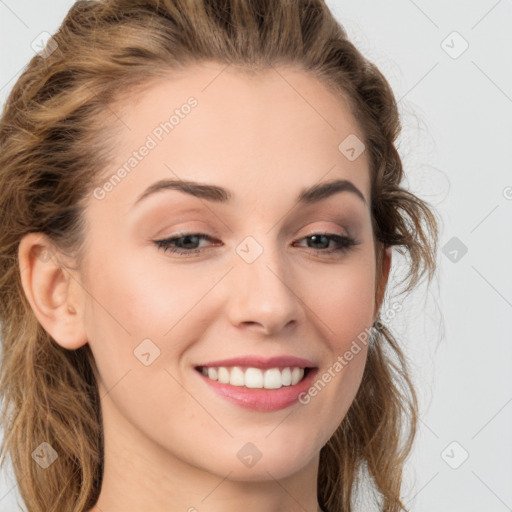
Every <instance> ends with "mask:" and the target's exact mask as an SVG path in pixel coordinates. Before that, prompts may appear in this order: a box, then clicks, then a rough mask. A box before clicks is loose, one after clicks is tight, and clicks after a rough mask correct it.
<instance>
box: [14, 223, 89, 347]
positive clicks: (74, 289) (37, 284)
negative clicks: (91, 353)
mask: <svg viewBox="0 0 512 512" xmlns="http://www.w3.org/2000/svg"><path fill="white" fill-rule="evenodd" d="M64 260H65V257H64V255H63V254H61V253H60V252H59V251H58V250H57V249H56V248H55V246H54V244H52V243H51V241H50V240H49V238H48V237H47V236H46V235H44V234H42V233H29V234H27V235H25V236H24V237H23V238H22V240H21V242H20V244H19V247H18V261H19V268H20V275H21V283H22V286H23V290H24V292H25V295H26V297H27V300H28V302H29V303H30V306H31V308H32V310H33V312H34V314H35V316H36V317H37V320H38V321H39V323H40V324H41V325H42V326H43V328H44V330H45V331H46V332H47V333H48V334H49V335H50V336H51V337H52V338H53V339H54V340H55V341H56V342H57V343H58V344H59V345H60V346H62V347H63V348H66V349H68V350H74V349H77V348H79V347H81V346H82V345H85V344H86V343H87V337H86V333H85V326H84V324H83V303H84V302H83V294H84V290H83V288H82V287H81V286H80V284H79V282H78V281H77V280H76V278H74V277H73V276H72V275H71V273H70V270H68V269H67V268H65V265H63V264H62V263H61V261H64Z"/></svg>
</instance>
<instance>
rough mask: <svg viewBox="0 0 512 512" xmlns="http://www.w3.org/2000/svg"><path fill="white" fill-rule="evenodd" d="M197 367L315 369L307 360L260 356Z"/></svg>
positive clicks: (235, 358)
mask: <svg viewBox="0 0 512 512" xmlns="http://www.w3.org/2000/svg"><path fill="white" fill-rule="evenodd" d="M198 366H206V367H209V366H213V367H219V366H249V367H251V368H279V367H281V368H286V367H295V366H296V367H299V368H315V367H316V366H315V363H313V362H312V361H310V360H308V359H303V358H301V357H295V356H276V357H261V356H242V357H233V358H231V359H222V360H219V361H213V362H209V363H204V364H201V365H198Z"/></svg>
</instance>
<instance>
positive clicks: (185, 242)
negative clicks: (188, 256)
mask: <svg viewBox="0 0 512 512" xmlns="http://www.w3.org/2000/svg"><path fill="white" fill-rule="evenodd" d="M191 238H192V239H195V242H197V236H196V235H186V236H184V237H183V240H184V244H183V245H185V247H188V244H187V241H188V242H190V239H191ZM192 245H195V244H194V242H192ZM188 248H189V249H190V247H188Z"/></svg>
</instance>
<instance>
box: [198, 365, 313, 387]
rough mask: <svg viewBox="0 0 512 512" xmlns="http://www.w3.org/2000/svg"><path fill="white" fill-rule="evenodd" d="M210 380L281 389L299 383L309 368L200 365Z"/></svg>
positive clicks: (202, 371)
mask: <svg viewBox="0 0 512 512" xmlns="http://www.w3.org/2000/svg"><path fill="white" fill-rule="evenodd" d="M196 369H197V370H198V371H200V372H201V373H202V374H203V375H204V376H205V377H207V378H208V379H210V380H214V381H217V382H220V383H221V384H230V385H232V386H239V387H246V388H250V389H280V388H281V387H283V386H294V385H295V384H298V383H299V382H300V381H301V380H302V379H303V378H304V377H305V375H306V374H307V372H308V370H309V368H299V367H297V366H295V367H285V368H268V369H261V368H254V367H242V366H232V367H225V366H219V367H214V366H209V367H206V366H199V367H197V368H196Z"/></svg>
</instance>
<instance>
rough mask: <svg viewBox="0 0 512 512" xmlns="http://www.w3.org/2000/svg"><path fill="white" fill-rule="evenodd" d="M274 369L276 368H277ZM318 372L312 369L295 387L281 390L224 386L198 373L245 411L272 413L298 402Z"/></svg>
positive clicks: (221, 394)
mask: <svg viewBox="0 0 512 512" xmlns="http://www.w3.org/2000/svg"><path fill="white" fill-rule="evenodd" d="M213 366H215V365H213ZM228 366H229V365H228ZM234 366H236V365H234ZM250 366H253V364H252V363H251V365H250ZM292 366H293V365H292ZM273 367H274V368H276V366H273ZM317 372H318V368H314V369H313V368H311V369H309V370H308V373H307V375H306V376H305V377H304V378H303V379H302V380H301V381H300V382H298V383H297V384H295V385H294V386H282V387H280V388H279V389H254V388H246V387H245V386H232V385H231V384H222V383H220V382H218V381H216V380H212V379H209V378H208V377H206V376H205V375H203V374H202V373H200V372H198V375H199V376H200V377H201V378H202V379H203V381H204V382H205V383H206V384H208V386H210V387H211V389H213V390H214V391H215V392H216V393H218V394H219V395H220V396H222V397H223V398H225V399H226V400H229V401H230V402H232V403H234V404H236V405H238V406H240V407H243V408H245V409H252V410H255V411H265V412H270V411H278V410H279V409H284V408H285V407H289V406H290V405H292V404H294V403H295V402H297V401H298V399H299V396H300V395H301V393H306V392H307V390H308V389H309V388H310V387H311V385H312V383H313V379H314V377H315V375H316V373H317Z"/></svg>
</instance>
